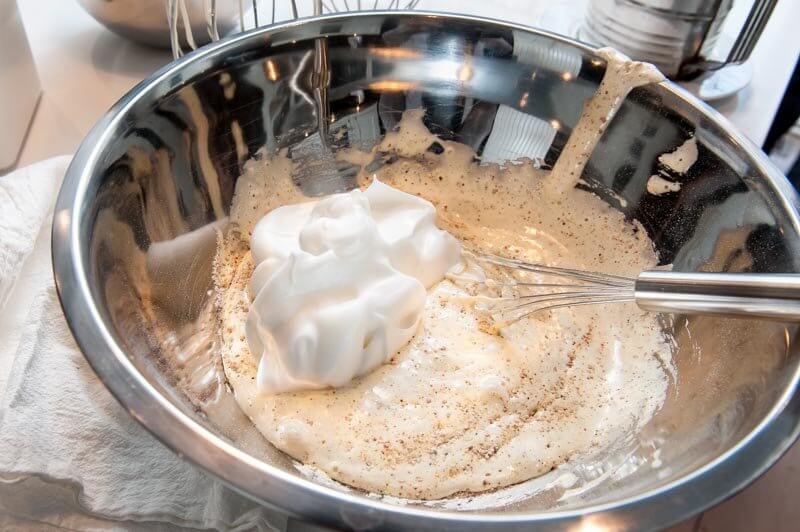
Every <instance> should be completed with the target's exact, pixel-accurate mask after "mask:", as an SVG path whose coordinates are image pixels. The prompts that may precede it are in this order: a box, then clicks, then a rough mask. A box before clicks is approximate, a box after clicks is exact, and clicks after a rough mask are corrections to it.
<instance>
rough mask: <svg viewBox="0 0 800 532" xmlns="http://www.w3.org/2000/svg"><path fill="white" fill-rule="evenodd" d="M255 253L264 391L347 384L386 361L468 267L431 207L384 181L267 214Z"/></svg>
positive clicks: (252, 342)
mask: <svg viewBox="0 0 800 532" xmlns="http://www.w3.org/2000/svg"><path fill="white" fill-rule="evenodd" d="M250 248H251V253H252V256H253V263H254V264H255V270H254V271H253V276H252V278H251V281H250V295H251V298H253V302H252V305H251V306H250V310H249V314H248V318H247V325H246V329H245V331H246V337H247V343H248V346H249V348H250V351H251V353H252V354H253V356H254V357H256V359H257V360H258V361H259V362H258V363H259V367H258V374H257V383H258V387H259V388H260V389H261V390H262V391H264V392H267V393H280V392H287V391H297V390H303V389H319V388H327V387H338V386H343V385H345V384H347V383H348V382H350V381H351V380H352V379H353V378H355V377H358V376H360V375H364V374H365V373H367V372H369V371H371V370H372V369H374V368H376V367H377V366H379V365H381V364H383V363H385V362H387V361H389V360H390V359H391V358H392V356H394V354H395V353H397V351H398V350H399V349H400V348H402V347H403V346H404V345H405V344H406V343H408V341H409V340H411V338H412V337H413V336H414V334H415V333H416V331H417V328H418V326H419V323H420V318H421V316H422V313H423V310H424V308H425V297H426V289H427V288H429V287H431V286H433V285H435V284H436V283H438V282H439V281H441V280H442V279H443V278H444V275H445V273H447V271H448V270H450V269H451V268H454V267H457V266H458V265H459V264H460V259H461V248H460V245H459V243H458V241H457V240H456V239H455V238H454V237H453V236H452V235H450V234H449V233H447V232H446V231H442V230H440V229H438V228H437V227H436V210H435V208H434V206H433V205H432V204H431V203H430V202H428V201H426V200H424V199H422V198H419V197H417V196H414V195H411V194H407V193H405V192H401V191H399V190H397V189H394V188H392V187H390V186H388V185H386V184H383V183H381V182H380V181H378V180H377V179H374V180H373V181H372V184H371V185H370V186H369V187H368V188H367V189H366V190H365V191H363V192H362V191H361V190H353V191H352V192H348V193H344V194H334V195H331V196H327V197H325V198H323V199H321V200H318V201H312V202H308V203H300V204H296V205H287V206H283V207H279V208H277V209H275V210H273V211H271V212H269V213H268V214H267V215H266V216H264V217H263V218H262V219H261V220H260V221H259V222H258V223H257V224H256V226H255V229H254V231H253V234H252V238H251V241H250Z"/></svg>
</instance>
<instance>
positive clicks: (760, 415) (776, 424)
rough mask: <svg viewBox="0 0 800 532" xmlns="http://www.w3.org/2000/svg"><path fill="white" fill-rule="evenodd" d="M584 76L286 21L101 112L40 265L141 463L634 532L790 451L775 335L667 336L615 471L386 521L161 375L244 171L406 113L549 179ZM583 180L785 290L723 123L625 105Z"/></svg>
mask: <svg viewBox="0 0 800 532" xmlns="http://www.w3.org/2000/svg"><path fill="white" fill-rule="evenodd" d="M320 36H325V37H326V42H327V57H328V60H329V61H330V64H331V70H330V78H329V87H328V88H327V95H326V96H327V102H328V104H329V109H328V107H327V106H324V105H323V106H320V105H319V103H320V101H321V100H320V97H319V94H320V91H319V90H318V89H319V88H320V86H323V87H324V83H323V84H322V85H320V84H319V83H318V82H319V80H320V79H321V78H320V76H319V75H318V73H317V75H315V74H314V72H315V71H314V68H315V67H314V63H315V62H314V61H313V57H314V50H315V43H317V47H318V48H319V46H320V44H319V43H320V42H321V41H317V40H316V39H318V38H319V37H320ZM318 52H319V50H318ZM604 68H605V64H604V63H603V61H602V60H601V59H600V58H599V57H598V56H596V55H595V54H594V53H593V51H592V49H591V48H588V47H586V46H584V45H581V44H578V43H576V42H573V41H570V40H568V39H564V38H561V37H557V36H554V35H550V34H546V33H542V32H537V31H534V30H531V29H529V28H525V27H521V26H516V25H514V24H506V23H500V22H493V21H488V20H484V19H477V18H470V17H457V16H450V15H437V14H430V13H413V14H411V13H397V12H379V13H370V14H361V15H336V16H326V17H322V18H317V19H309V20H302V21H297V22H292V23H287V24H282V25H278V26H275V27H271V28H266V29H260V30H258V31H254V32H250V33H246V34H242V35H238V36H236V37H234V38H232V39H228V40H226V41H223V42H220V43H217V44H214V45H212V46H210V47H207V48H205V49H202V50H200V51H198V52H196V53H192V54H190V55H188V56H187V57H185V58H183V59H182V60H180V61H177V62H176V63H173V64H171V65H169V66H167V67H166V68H165V69H163V70H161V71H159V72H157V73H156V74H154V75H153V76H152V77H150V78H149V79H147V80H145V81H144V82H142V83H141V84H140V85H138V86H137V87H136V88H134V89H133V90H132V91H131V92H130V93H129V94H128V95H126V96H125V97H124V98H123V99H122V100H121V101H120V102H118V103H117V104H116V105H115V106H114V107H113V108H112V109H111V110H110V111H109V112H108V113H107V114H106V115H105V116H104V117H103V118H102V119H101V120H100V121H99V122H98V124H97V125H96V126H95V128H94V129H93V130H92V132H91V133H90V134H89V136H88V137H87V139H86V140H85V141H84V143H83V144H82V146H81V148H80V150H79V151H78V153H77V154H76V156H75V158H74V160H73V162H72V165H71V166H70V168H69V171H68V173H67V175H66V178H65V181H64V185H63V188H62V190H61V193H60V195H59V198H58V204H57V212H56V214H55V219H54V224H53V261H54V269H55V276H56V281H57V285H58V289H59V293H60V296H61V301H62V305H63V307H64V312H65V314H66V317H67V320H68V321H69V324H70V327H71V328H72V331H73V333H74V335H75V338H76V339H77V341H78V343H79V345H80V346H81V348H82V349H83V351H84V353H85V354H86V357H87V358H88V360H89V361H90V363H91V364H92V366H93V367H94V368H95V370H96V371H97V373H98V375H99V376H100V378H101V379H102V380H103V382H105V384H106V385H107V386H108V388H109V389H110V390H111V391H112V392H113V393H114V395H115V396H116V397H117V398H118V399H119V401H120V402H121V403H122V404H123V405H124V406H125V407H126V408H127V409H128V411H129V412H130V413H131V415H132V416H134V417H135V418H136V419H137V420H138V421H139V422H141V423H142V424H143V425H144V426H145V427H147V428H148V429H149V430H150V431H151V432H152V433H153V434H155V435H156V436H157V437H158V438H159V439H160V440H161V441H163V442H164V443H165V444H167V445H168V446H169V447H171V448H172V449H174V450H175V451H176V452H177V453H178V454H179V455H180V456H182V457H184V458H186V459H187V460H190V461H192V462H193V463H195V464H197V465H198V466H200V467H202V468H204V469H206V470H208V471H210V472H211V473H213V474H214V475H216V476H217V477H219V478H221V479H223V480H224V481H225V482H227V483H228V484H229V485H231V486H233V487H235V488H236V489H238V490H239V491H240V492H242V493H245V494H247V495H249V496H251V497H253V498H255V499H257V500H259V501H262V502H263V503H264V504H267V505H271V506H273V507H276V508H279V509H281V510H283V511H284V512H286V513H287V514H289V515H291V516H293V517H295V518H298V519H303V520H307V521H313V522H316V523H322V524H325V525H330V526H338V527H353V528H391V529H396V528H404V529H411V530H421V529H459V530H466V529H474V530H478V529H485V528H487V527H497V528H504V529H516V528H525V527H530V526H550V527H552V528H557V529H569V528H575V527H584V526H585V527H591V526H609V527H612V528H635V529H639V530H645V529H652V528H657V527H661V526H665V525H667V524H669V523H672V522H675V521H678V520H680V519H682V518H685V517H687V516H689V515H690V514H692V513H694V512H697V511H700V510H702V509H704V508H707V507H708V506H710V505H713V504H715V503H717V502H719V501H721V500H723V499H725V498H726V497H729V496H730V495H731V494H733V493H735V492H736V491H738V490H740V489H742V488H743V487H745V486H746V485H747V484H748V483H749V482H751V481H752V480H753V479H755V478H756V477H757V476H758V475H760V474H761V473H763V472H764V471H765V470H766V469H767V468H768V467H769V466H770V465H771V464H773V463H774V462H775V461H776V460H777V459H778V457H779V456H780V455H781V454H782V453H783V452H784V451H785V450H786V449H787V448H788V447H789V446H790V445H791V443H792V442H793V441H794V440H795V438H796V437H797V435H798V427H800V423H799V420H798V416H799V415H800V396H798V395H797V394H796V393H795V392H796V388H797V383H798V360H799V359H798V356H797V352H796V351H797V327H796V326H795V325H794V324H782V323H775V322H769V323H767V322H762V323H758V322H748V321H744V320H740V321H735V320H725V319H718V318H692V319H687V318H683V317H678V318H677V319H676V320H675V322H674V324H673V326H674V328H675V337H676V346H677V347H676V353H675V361H676V366H677V369H678V372H677V377H676V379H675V380H674V382H673V383H672V386H671V389H670V392H669V397H668V399H667V401H666V403H665V405H664V407H663V409H662V410H661V411H660V412H659V414H658V415H657V416H656V418H655V419H654V420H653V421H652V422H651V423H650V424H649V425H648V427H646V429H645V430H644V432H643V433H642V434H641V435H640V436H639V437H638V438H637V439H635V441H633V442H628V443H629V444H632V445H628V446H627V447H626V448H625V449H626V450H625V452H620V453H617V454H613V453H612V454H609V455H608V456H606V457H604V458H603V459H602V460H598V461H597V462H596V463H594V464H591V463H589V464H583V465H581V464H579V463H576V464H568V465H567V466H568V467H571V468H572V473H571V474H572V477H570V478H572V480H571V481H570V482H566V481H565V477H564V476H563V475H562V476H560V477H554V476H552V475H560V474H561V471H559V470H556V471H555V472H553V473H551V474H550V475H551V476H549V477H546V478H545V481H543V482H540V484H542V483H544V484H546V483H547V482H548V481H549V480H548V479H550V480H553V482H551V484H550V485H548V486H546V487H545V488H542V489H541V490H539V491H537V492H536V493H535V494H533V495H529V496H524V497H517V496H516V495H515V494H517V493H519V491H513V490H512V491H511V492H508V493H510V495H509V497H507V498H506V503H505V505H503V506H501V505H500V504H495V505H489V506H486V507H484V508H482V509H480V510H475V509H473V510H454V509H453V504H452V501H448V502H447V503H435V504H427V505H426V504H404V505H401V504H396V503H394V502H391V501H388V500H381V499H377V498H375V497H368V496H367V495H365V494H362V493H359V492H356V491H352V490H345V489H344V488H339V487H336V486H330V485H323V484H321V483H318V482H316V481H314V480H313V479H311V478H307V477H306V476H304V475H303V474H302V473H301V472H299V471H298V470H297V469H296V468H295V467H294V466H293V464H292V461H291V460H289V459H288V458H287V457H286V456H284V455H282V454H281V453H279V452H277V451H276V450H275V449H274V448H272V447H271V446H270V445H268V444H267V443H265V442H264V440H263V439H262V438H261V437H260V436H259V435H258V434H257V433H256V432H255V431H254V430H253V429H252V427H250V426H249V424H248V423H247V422H246V421H245V420H243V419H242V414H241V413H240V412H239V411H238V409H237V408H236V407H235V406H234V405H233V403H232V401H231V399H230V392H229V391H227V389H226V388H225V387H224V385H221V386H219V387H217V388H216V389H215V390H216V391H215V393H216V394H218V395H216V396H214V397H210V396H204V397H193V396H192V395H191V393H190V394H189V395H187V394H186V393H184V391H183V390H185V389H186V388H185V387H184V386H182V385H183V384H185V383H182V382H180V381H177V380H176V376H175V374H174V373H173V372H172V371H171V370H170V367H169V364H168V363H167V362H168V361H169V360H172V359H175V358H176V357H177V358H180V360H182V361H183V363H184V364H186V365H191V364H192V363H193V360H194V358H193V357H196V356H200V354H202V353H205V354H206V355H209V353H210V354H212V355H213V350H214V343H213V342H214V336H213V334H210V333H209V331H208V329H209V327H208V326H207V323H204V321H203V319H202V318H203V309H204V308H206V307H207V304H208V300H209V297H210V292H209V290H210V288H211V280H210V275H209V268H210V264H211V258H212V253H213V249H214V237H213V229H214V228H216V227H222V226H224V224H225V220H226V215H227V213H228V211H229V207H230V202H231V196H232V193H233V190H234V186H235V183H236V180H237V177H238V176H239V175H240V173H241V172H242V170H243V164H244V162H245V161H246V160H247V159H248V158H250V157H253V156H254V155H255V154H256V152H257V151H258V150H259V149H261V148H262V147H266V150H268V151H272V152H274V151H275V150H278V149H281V148H289V149H290V150H289V154H290V156H295V155H296V154H299V153H308V152H309V151H311V152H313V151H314V145H313V144H314V142H317V143H318V144H317V145H316V147H317V148H319V146H320V145H321V144H322V143H321V142H320V140H319V139H320V136H319V135H316V133H317V131H318V124H321V123H328V122H333V125H332V126H331V129H336V134H335V135H331V136H330V138H327V137H326V138H327V140H328V141H330V142H329V143H330V144H331V145H332V148H333V149H337V148H340V147H342V146H346V145H350V146H360V147H369V146H371V145H373V144H374V143H375V142H376V140H377V139H379V138H380V137H381V136H382V134H383V133H384V132H385V131H387V130H389V129H391V128H393V127H394V126H395V125H396V124H397V122H398V120H399V118H400V115H401V113H402V111H403V110H404V109H409V108H417V107H423V108H425V109H426V111H425V121H426V124H427V125H428V127H429V128H430V129H432V130H433V131H435V132H436V133H438V134H439V135H440V136H441V137H442V138H445V139H449V140H453V141H457V142H462V143H465V144H468V145H470V146H472V147H473V148H474V149H475V151H476V152H477V153H478V154H480V155H481V156H482V157H483V158H484V159H485V160H488V161H502V160H505V159H515V158H518V157H520V156H525V157H529V158H532V159H536V160H539V161H540V162H541V163H542V164H544V165H548V164H552V163H553V161H554V160H556V158H557V157H558V156H559V153H560V151H561V149H562V148H563V146H564V143H565V140H566V139H567V137H568V136H569V134H570V131H571V130H572V128H573V127H574V125H575V123H576V121H577V119H578V116H579V114H580V112H581V106H582V105H583V102H584V101H585V100H586V99H587V98H589V97H590V96H591V95H592V93H593V91H595V89H596V88H597V85H598V82H599V80H600V79H601V77H602V75H603V72H604ZM323 92H324V91H323ZM315 94H316V95H317V97H316V98H315V97H314V95H315ZM322 101H323V103H324V98H323V99H322ZM318 109H320V111H319V112H318ZM320 113H321V114H320ZM318 118H322V120H319V119H318ZM691 135H694V136H695V137H696V138H697V140H698V145H699V159H698V161H697V163H696V164H695V165H694V166H693V167H692V168H691V170H690V171H689V173H688V174H687V175H685V176H683V177H682V178H680V180H681V181H682V182H683V186H682V188H681V190H680V192H679V193H673V194H665V195H660V196H655V195H651V194H647V193H646V191H645V184H646V181H647V179H648V177H649V176H650V175H651V174H652V173H654V172H655V170H656V168H657V165H658V163H657V160H656V159H657V157H658V156H659V155H660V154H661V153H663V152H667V151H670V150H672V149H674V148H675V147H676V146H678V145H679V144H680V143H681V142H683V141H684V140H685V139H687V138H688V137H689V136H691ZM314 139H316V140H314ZM332 139H333V140H332ZM309 144H312V145H311V146H309ZM432 149H436V146H432ZM381 161H382V162H383V163H384V164H391V160H389V161H387V160H383V159H381ZM381 161H379V162H381ZM312 168H313V166H312ZM316 168H319V169H321V170H320V172H317V174H314V172H311V173H309V174H308V175H305V176H304V177H302V178H300V179H299V180H298V182H297V186H299V187H300V188H301V189H302V190H304V191H305V192H306V193H307V194H309V195H315V194H321V193H326V192H333V191H340V190H345V189H347V188H350V187H352V186H353V183H352V172H351V170H352V169H348V168H345V169H341V168H340V169H331V167H330V164H328V165H326V164H322V165H318V166H317V167H316ZM583 177H584V181H585V183H586V184H585V185H582V186H586V187H589V188H591V189H593V190H594V191H595V192H596V193H597V194H598V195H600V196H601V197H602V198H604V199H605V200H606V201H607V202H609V203H610V204H611V205H613V206H614V207H615V208H618V209H620V210H622V211H624V212H625V213H626V214H627V215H628V216H630V217H631V218H635V219H637V220H639V221H640V222H641V224H642V225H643V227H644V228H645V229H646V230H647V232H648V233H649V235H650V237H651V238H652V240H653V242H654V243H655V246H656V247H657V249H658V252H659V255H660V258H661V261H662V263H664V264H668V263H671V264H673V265H674V268H675V269H678V270H687V271H692V270H699V269H710V270H720V271H724V270H731V271H736V270H751V271H769V272H798V271H800V260H798V257H800V255H798V246H799V245H800V219H799V218H798V199H797V196H796V195H795V193H794V191H793V190H792V189H791V187H790V186H789V185H788V183H787V181H786V180H785V178H784V177H783V176H782V175H780V173H778V172H777V171H776V170H775V169H774V168H773V167H772V166H771V165H770V164H769V162H768V161H767V159H766V158H765V156H764V155H763V154H762V153H761V152H760V151H759V150H758V149H757V148H755V147H754V146H753V145H752V144H751V143H750V142H748V141H747V140H745V139H744V138H743V137H742V136H741V135H740V134H738V133H736V132H735V131H734V130H733V129H732V128H731V127H730V125H729V124H728V123H727V122H726V121H725V120H724V119H723V118H722V117H720V116H719V115H717V114H716V113H715V112H713V111H712V110H710V109H709V108H708V107H706V106H705V105H703V104H702V103H700V102H698V101H697V100H695V99H694V98H692V97H691V96H689V95H688V94H687V93H685V92H684V91H682V90H681V89H679V88H678V87H676V86H675V85H673V84H671V83H667V82H665V83H661V84H658V85H654V86H647V87H643V88H639V89H637V90H635V91H633V92H632V93H631V95H630V96H629V97H628V99H627V100H626V101H625V103H624V105H623V107H622V108H621V110H620V112H619V113H618V115H617V116H616V118H615V119H614V120H613V122H612V123H611V124H610V127H609V129H608V130H607V132H606V133H605V135H604V136H603V138H602V141H601V143H600V145H599V147H598V149H597V150H596V152H595V153H594V155H593V156H592V159H591V161H590V163H589V165H588V167H587V168H586V171H585V172H584V176H583ZM538 208H554V207H553V206H548V205H543V206H539V207H538ZM209 235H210V236H209ZM217 377H218V376H217ZM212 395H213V394H212ZM212 403H213V404H212ZM331 423H336V420H331ZM567 488H569V489H567ZM525 489H527V488H525ZM515 497H516V498H515Z"/></svg>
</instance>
